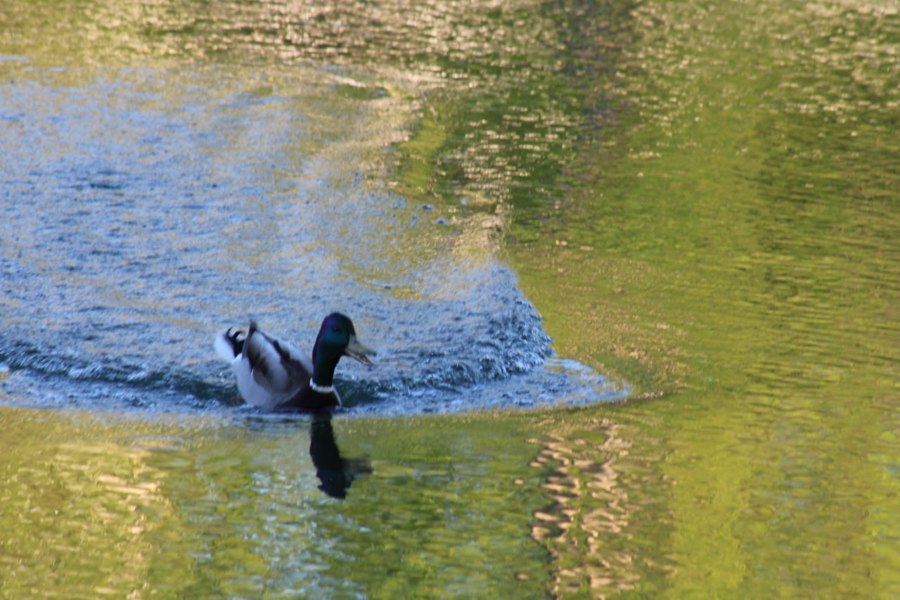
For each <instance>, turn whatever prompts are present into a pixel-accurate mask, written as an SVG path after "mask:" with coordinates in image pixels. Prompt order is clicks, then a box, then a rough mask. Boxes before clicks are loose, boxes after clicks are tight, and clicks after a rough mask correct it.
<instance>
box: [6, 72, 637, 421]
mask: <svg viewBox="0 0 900 600" xmlns="http://www.w3.org/2000/svg"><path fill="white" fill-rule="evenodd" d="M17 74H18V75H19V77H18V78H16V79H14V80H12V81H10V82H8V83H7V84H6V85H5V86H4V94H3V96H2V100H0V102H2V104H0V114H2V115H3V121H4V123H5V126H4V127H3V129H0V136H2V139H0V143H2V145H3V147H4V153H3V156H2V157H0V161H2V165H0V172H2V173H3V181H2V191H0V194H2V196H0V201H2V206H3V213H4V219H3V225H2V228H3V229H2V238H3V240H4V243H3V246H2V250H0V268H2V272H3V280H2V281H3V284H2V287H3V289H2V293H3V300H2V302H3V316H2V319H3V329H4V333H5V336H4V343H3V344H2V347H0V362H2V363H3V365H4V366H5V376H4V379H3V383H2V385H3V388H2V389H3V390H4V392H5V393H4V396H5V400H6V401H8V402H24V403H27V404H38V405H52V406H82V407H88V408H110V407H113V408H115V407H140V408H156V409H176V410H182V409H210V408H215V407H217V406H220V405H221V404H222V403H227V402H229V401H230V400H231V399H232V398H233V396H234V395H235V393H236V392H235V388H234V386H233V384H232V382H231V379H230V372H229V371H228V370H227V367H225V365H223V364H221V363H219V362H216V359H215V357H214V354H213V352H212V349H211V340H212V338H213V336H214V334H215V333H216V332H217V331H218V330H219V329H221V328H224V327H226V326H230V325H245V324H246V322H247V320H248V318H250V317H253V318H256V319H258V320H259V322H260V324H261V325H262V326H263V327H264V328H265V329H266V330H268V331H272V332H274V333H277V334H279V335H282V336H284V337H286V338H288V339H291V340H293V341H295V343H296V344H297V345H298V346H300V347H301V348H306V349H311V347H312V338H313V336H314V335H315V332H316V331H317V329H318V325H319V321H320V320H321V318H322V317H323V316H324V315H325V314H327V313H328V312H330V311H332V310H341V311H342V312H345V313H347V314H348V315H350V316H351V317H352V318H353V319H354V321H355V323H356V328H357V331H358V332H359V334H360V337H361V339H364V340H365V341H366V343H367V344H369V345H372V346H374V347H376V348H377V350H378V352H379V356H378V364H377V368H373V369H366V368H364V367H360V366H358V365H352V364H347V363H348V362H349V361H345V362H344V364H342V365H340V367H339V370H338V385H339V386H340V389H341V390H342V392H343V394H342V395H343V397H344V399H345V404H346V405H347V407H348V409H349V410H351V411H357V412H367V413H371V412H375V413H389V414H398V413H400V414H402V413H418V412H435V411H436V412H442V411H448V410H452V411H459V410H470V409H477V408H495V407H507V406H537V405H542V404H548V403H554V402H557V401H560V399H562V398H565V399H566V401H567V402H575V403H580V402H592V401H596V400H599V399H612V398H617V397H620V396H621V393H622V391H621V390H620V389H617V388H615V387H613V386H611V385H610V384H608V383H607V382H606V381H605V380H604V379H603V378H602V377H600V376H599V375H596V374H595V373H592V372H590V371H586V370H585V369H583V368H581V367H580V366H578V365H575V364H574V363H571V362H566V361H558V360H552V361H550V363H548V362H547V359H548V358H550V357H551V355H552V352H551V347H550V340H549V338H548V337H547V336H546V334H545V333H544V331H543V328H542V324H541V319H540V316H539V315H538V313H537V312H536V310H535V308H534V307H533V305H532V304H531V303H530V302H529V301H528V300H527V299H526V298H525V297H524V296H523V295H522V293H521V292H520V291H519V289H518V287H517V281H516V277H515V276H514V275H513V274H512V273H511V271H510V270H509V269H508V268H507V267H505V266H504V265H503V264H502V263H501V262H499V261H498V260H497V259H496V257H495V256H494V253H493V251H492V249H491V247H490V244H488V243H485V242H484V236H483V235H482V233H481V232H482V230H490V226H485V225H484V224H483V223H482V222H481V221H479V220H478V218H477V215H476V216H475V218H472V219H469V220H466V219H459V220H455V221H453V222H450V221H448V220H446V219H444V218H440V217H437V216H435V215H434V214H433V210H432V209H431V207H430V206H427V205H424V206H423V205H420V204H415V203H411V202H409V201H407V200H406V199H405V198H403V197H401V196H398V195H396V194H395V193H391V192H388V191H385V190H379V189H373V188H372V186H371V185H369V184H367V183H366V177H365V175H366V169H368V168H370V167H368V166H367V165H366V160H368V158H367V157H368V156H369V155H370V154H371V153H372V152H375V153H377V152H379V151H381V152H383V151H384V147H383V146H378V144H377V143H373V142H372V141H371V140H370V139H367V140H365V141H359V142H356V141H354V136H355V135H357V134H356V133H355V131H356V130H357V129H359V128H361V129H363V130H365V129H366V127H367V126H369V124H368V121H367V119H370V118H371V116H372V113H373V112H378V111H381V112H382V113H383V112H390V111H391V110H393V108H392V107H396V110H397V111H402V110H403V107H402V102H400V101H399V100H397V99H395V98H390V97H385V96H384V94H373V95H363V97H362V98H361V99H360V98H346V97H342V96H341V95H337V97H336V98H335V99H334V106H329V109H330V110H333V109H337V110H339V111H341V113H342V114H343V115H345V117H346V119H345V120H342V121H340V122H337V123H333V122H332V121H333V119H331V118H327V117H325V116H324V113H323V112H322V111H323V110H324V109H323V102H326V101H330V100H329V94H332V95H333V94H334V91H335V90H336V89H338V90H339V89H342V88H340V85H346V84H345V83H344V82H345V81H348V80H349V79H348V76H347V75H345V74H341V75H334V74H333V73H320V72H316V71H312V72H309V73H304V74H301V75H299V76H298V75H294V76H290V75H284V74H280V75H278V76H276V77H273V78H268V77H266V78H264V77H262V76H258V75H253V74H248V76H247V77H245V78H242V79H238V78H231V77H225V76H224V74H223V73H222V72H221V71H219V70H216V69H211V70H209V71H187V72H178V73H168V72H160V71H147V72H121V71H102V70H101V71H90V72H88V73H79V72H64V73H62V74H61V75H60V74H52V73H47V72H42V71H39V70H24V71H20V72H17ZM60 78H62V79H60ZM75 80H77V83H76V81H75ZM336 81H337V82H338V83H336ZM360 85H362V84H360ZM373 105H375V106H373ZM394 121H395V122H396V123H402V119H401V118H399V117H398V118H395V119H394ZM396 135H399V134H397V133H396V132H387V133H384V134H383V136H384V139H385V140H387V141H389V140H391V139H393V137H395V136H396Z"/></svg>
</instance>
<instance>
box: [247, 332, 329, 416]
mask: <svg viewBox="0 0 900 600" xmlns="http://www.w3.org/2000/svg"><path fill="white" fill-rule="evenodd" d="M241 350H242V352H241V355H242V356H243V357H244V358H245V359H246V360H247V362H248V366H249V367H250V374H251V375H252V377H253V381H254V382H256V384H257V385H259V386H260V387H262V388H263V389H265V390H268V391H269V393H271V394H272V395H275V396H279V397H281V398H283V399H286V398H287V397H290V396H292V395H293V394H295V393H296V392H297V391H299V390H300V388H301V387H302V386H304V385H307V384H308V382H309V379H310V376H311V374H312V364H311V362H310V360H309V359H308V358H306V357H305V356H303V355H302V354H301V353H300V351H299V350H297V349H296V348H294V347H293V346H292V345H291V344H289V343H287V342H285V341H284V340H281V339H278V338H277V337H274V336H270V335H267V334H265V333H263V332H262V331H260V330H259V329H257V328H256V324H255V323H251V324H250V330H249V331H248V332H247V338H246V339H245V340H244V342H243V347H242V349H241Z"/></svg>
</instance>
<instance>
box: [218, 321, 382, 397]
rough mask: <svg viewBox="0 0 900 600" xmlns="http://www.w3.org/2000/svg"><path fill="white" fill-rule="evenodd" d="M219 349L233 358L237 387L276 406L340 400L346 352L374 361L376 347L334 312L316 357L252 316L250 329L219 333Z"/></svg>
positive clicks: (316, 347) (325, 325) (322, 331)
mask: <svg viewBox="0 0 900 600" xmlns="http://www.w3.org/2000/svg"><path fill="white" fill-rule="evenodd" d="M215 349H216V352H217V353H218V354H219V356H221V357H222V358H224V359H225V360H226V361H228V363H229V364H231V368H232V370H233V371H234V374H235V376H236V377H237V386H238V391H239V392H240V394H241V396H242V397H243V398H244V400H245V401H246V402H247V403H248V404H252V405H253V406H258V407H260V408H266V409H276V410H308V411H319V410H324V409H329V408H333V407H335V406H340V405H341V398H340V396H338V393H337V391H336V390H335V389H334V381H333V380H334V369H335V367H337V364H338V361H339V360H340V359H341V357H342V356H349V357H350V358H353V359H355V360H358V361H359V362H361V363H363V364H364V365H370V366H371V365H372V361H371V360H369V357H368V356H367V355H369V354H375V352H374V351H373V350H371V349H369V348H367V347H366V346H364V345H363V344H361V343H360V341H359V340H358V339H356V330H355V329H354V327H353V321H351V320H350V319H349V318H348V317H347V316H345V315H342V314H340V313H332V314H330V315H328V316H327V317H325V319H324V320H323V321H322V327H321V328H320V329H319V335H318V336H317V337H316V343H315V345H313V350H312V361H310V360H309V358H307V357H306V356H303V354H301V353H300V351H299V350H297V349H296V348H295V347H293V346H292V345H291V344H289V343H287V342H285V341H284V340H280V339H278V338H276V337H274V336H270V335H267V334H265V333H263V332H262V331H260V329H259V327H258V326H257V324H256V322H255V321H250V327H249V328H248V330H247V333H246V335H244V332H243V331H241V330H239V329H233V328H229V329H227V330H226V331H223V332H222V333H220V334H219V335H218V336H216V341H215Z"/></svg>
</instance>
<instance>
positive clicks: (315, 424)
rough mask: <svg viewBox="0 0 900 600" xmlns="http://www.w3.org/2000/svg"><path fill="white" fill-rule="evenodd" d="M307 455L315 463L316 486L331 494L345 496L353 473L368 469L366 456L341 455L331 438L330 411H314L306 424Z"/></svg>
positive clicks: (363, 471)
mask: <svg viewBox="0 0 900 600" xmlns="http://www.w3.org/2000/svg"><path fill="white" fill-rule="evenodd" d="M309 439H310V441H309V455H310V456H311V457H312V461H313V465H315V467H316V477H318V478H319V481H321V482H322V483H321V485H319V489H320V490H322V491H323V492H325V493H326V494H328V495H329V496H331V497H332V498H346V497H347V490H348V489H350V484H351V483H353V480H354V479H355V478H356V476H357V475H367V474H369V473H371V472H372V465H371V464H370V462H369V459H367V458H342V457H341V451H340V448H338V445H337V442H336V441H335V439H334V428H333V427H332V426H331V413H323V414H318V415H316V416H315V417H313V419H312V421H310V424H309Z"/></svg>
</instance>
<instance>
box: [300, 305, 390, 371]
mask: <svg viewBox="0 0 900 600" xmlns="http://www.w3.org/2000/svg"><path fill="white" fill-rule="evenodd" d="M312 354H313V365H314V367H315V371H316V375H321V376H322V379H323V380H324V379H328V380H329V381H328V383H330V380H331V377H330V375H331V374H333V372H334V367H335V366H336V365H337V363H338V361H339V360H340V359H341V357H342V356H349V357H350V358H352V359H354V360H358V361H359V362H361V363H363V364H364V365H371V364H372V361H371V360H369V357H368V356H367V355H369V354H375V351H374V350H372V349H371V348H367V347H366V346H364V345H363V344H362V343H361V342H360V341H359V340H358V339H356V329H354V327H353V321H351V320H350V318H349V317H348V316H346V315H342V314H341V313H331V314H330V315H328V316H327V317H325V320H324V321H322V327H321V328H320V329H319V335H318V336H317V337H316V344H315V346H313V352H312ZM329 369H330V371H331V373H330V374H329V373H326V371H328V370H329ZM315 379H316V382H317V383H326V382H325V381H320V379H319V378H318V377H316V378H315Z"/></svg>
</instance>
